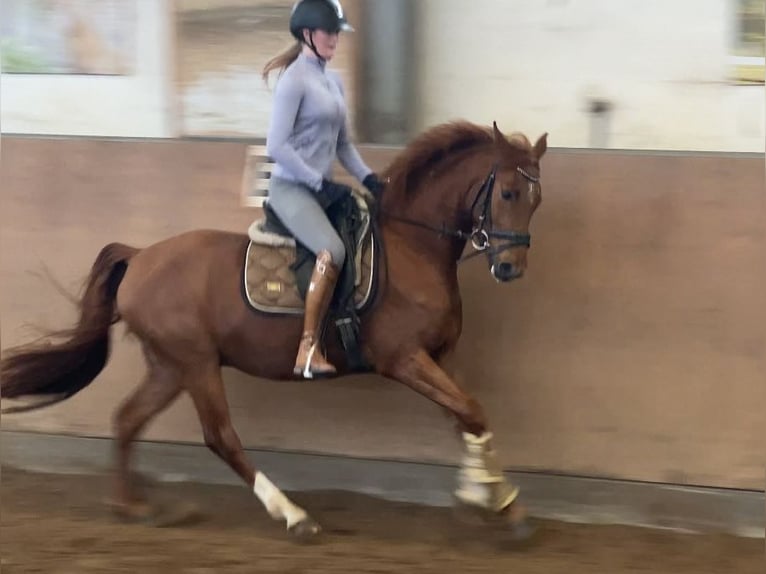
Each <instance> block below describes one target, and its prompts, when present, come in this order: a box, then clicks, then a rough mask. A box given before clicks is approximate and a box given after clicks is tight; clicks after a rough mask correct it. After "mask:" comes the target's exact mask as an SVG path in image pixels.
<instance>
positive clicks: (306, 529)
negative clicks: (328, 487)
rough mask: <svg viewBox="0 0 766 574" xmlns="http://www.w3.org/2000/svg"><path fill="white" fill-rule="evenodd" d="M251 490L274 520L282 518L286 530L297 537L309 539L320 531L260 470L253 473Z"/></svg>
mask: <svg viewBox="0 0 766 574" xmlns="http://www.w3.org/2000/svg"><path fill="white" fill-rule="evenodd" d="M253 492H254V493H255V495H256V496H257V497H258V499H259V500H260V501H261V502H262V503H263V506H264V507H265V508H266V511H267V512H268V513H269V515H270V516H271V517H272V518H273V519H275V520H284V521H285V523H286V524H287V531H288V532H290V533H291V534H294V535H295V536H296V537H297V538H299V539H310V538H312V537H314V536H316V535H317V534H319V533H320V532H321V530H322V529H321V527H320V526H319V524H318V523H317V522H315V521H314V520H313V519H312V518H311V517H310V516H309V515H308V514H307V513H306V511H305V510H303V509H302V508H301V507H299V506H296V505H295V504H293V502H292V501H291V500H290V499H289V498H287V496H285V494H284V493H283V492H282V491H281V490H279V488H277V487H276V486H275V485H274V484H273V483H272V482H271V481H270V480H269V479H268V477H267V476H266V475H265V474H263V473H262V472H256V473H255V480H254V481H253Z"/></svg>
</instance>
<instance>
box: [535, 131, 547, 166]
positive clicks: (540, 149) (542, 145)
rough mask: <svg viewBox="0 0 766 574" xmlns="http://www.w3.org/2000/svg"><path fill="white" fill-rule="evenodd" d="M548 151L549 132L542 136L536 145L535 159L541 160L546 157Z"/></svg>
mask: <svg viewBox="0 0 766 574" xmlns="http://www.w3.org/2000/svg"><path fill="white" fill-rule="evenodd" d="M547 150H548V132H545V133H544V134H543V135H541V136H540V138H539V139H538V140H537V143H536V144H535V157H537V159H540V158H541V157H543V156H544V155H545V152H546V151H547Z"/></svg>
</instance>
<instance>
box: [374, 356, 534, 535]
mask: <svg viewBox="0 0 766 574" xmlns="http://www.w3.org/2000/svg"><path fill="white" fill-rule="evenodd" d="M390 371H391V372H390V373H386V374H388V375H389V376H391V377H393V378H395V379H396V380H399V381H401V382H403V383H404V384H406V385H408V386H410V387H412V388H413V389H415V390H416V391H418V392H419V393H421V394H423V395H425V396H426V397H428V398H429V399H431V400H432V401H434V402H436V403H438V404H439V405H441V406H443V407H445V408H447V409H448V410H449V411H451V412H452V413H453V414H454V415H455V416H456V417H457V420H458V422H459V424H460V427H461V430H462V437H463V441H464V443H465V450H464V454H463V458H462V462H461V466H460V470H459V471H458V479H457V489H456V490H455V496H456V498H457V499H458V500H460V501H461V502H462V503H464V504H467V505H469V506H473V507H478V508H481V509H483V510H487V511H490V512H491V513H492V514H493V515H496V516H503V517H504V518H507V519H508V523H509V525H510V526H511V527H512V529H513V536H514V538H528V537H529V536H530V535H531V533H532V531H531V528H530V527H529V525H528V523H527V520H526V511H525V510H524V508H523V507H522V505H521V503H520V502H519V501H518V500H517V497H518V494H519V489H518V487H516V486H514V485H512V484H511V483H509V482H508V480H507V479H506V478H505V475H504V474H503V471H502V468H501V467H500V465H499V463H498V462H497V457H496V455H495V451H494V449H493V447H492V433H491V432H490V431H489V429H488V422H487V418H486V416H485V414H484V411H483V409H482V408H481V405H479V403H478V402H476V400H475V399H473V398H472V397H471V396H470V395H468V394H467V393H466V392H465V391H463V389H461V388H460V387H459V386H458V385H457V384H456V383H455V381H454V380H453V379H452V378H451V377H450V376H449V375H447V373H445V372H444V370H442V369H441V368H440V367H439V365H437V364H436V363H435V362H434V360H433V359H432V358H431V357H430V356H429V355H428V353H427V352H426V351H425V350H424V349H419V350H418V351H416V352H414V353H412V354H410V355H408V356H406V357H405V358H403V359H401V360H399V361H396V362H395V364H394V365H393V367H392V368H391V369H390Z"/></svg>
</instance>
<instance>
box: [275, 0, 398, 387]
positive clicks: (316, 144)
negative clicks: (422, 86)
mask: <svg viewBox="0 0 766 574" xmlns="http://www.w3.org/2000/svg"><path fill="white" fill-rule="evenodd" d="M341 31H353V28H352V27H351V26H350V25H349V24H348V22H347V21H346V18H345V17H344V15H343V9H342V7H341V5H340V3H339V2H338V1H337V0H299V1H298V2H297V3H296V4H295V5H294V6H293V10H292V14H291V17H290V33H291V34H292V35H293V36H294V37H295V39H296V43H295V44H294V45H293V46H292V47H291V48H289V49H288V50H287V51H285V52H283V53H282V54H279V55H278V56H276V57H274V58H273V59H272V60H271V61H269V62H268V63H267V64H266V66H265V68H264V70H263V78H264V80H266V81H268V76H269V73H270V72H271V71H272V70H274V69H281V70H282V73H281V74H280V77H279V80H278V82H277V85H276V88H275V91H274V107H273V112H272V117H271V125H270V126H269V132H268V136H267V140H266V148H267V153H268V154H269V156H271V158H272V160H274V162H275V164H276V165H275V166H274V170H273V172H272V174H271V180H270V183H269V194H268V195H269V206H271V208H272V209H273V210H274V212H275V213H276V214H277V215H278V216H279V218H280V219H281V220H282V223H283V224H284V225H285V226H286V227H287V228H288V229H289V230H290V231H291V233H292V234H293V235H294V236H295V238H296V239H297V240H298V241H300V242H301V243H303V244H304V245H305V246H306V247H307V248H308V249H310V250H311V251H312V252H313V253H314V254H315V255H316V264H315V266H314V269H313V272H312V276H311V281H310V283H309V287H308V290H307V292H306V309H305V314H304V323H303V334H302V336H301V341H300V345H299V347H298V353H297V357H296V359H295V367H294V369H293V372H294V373H295V374H296V375H302V376H303V377H304V378H314V377H316V376H326V375H331V374H334V373H335V372H336V369H335V367H334V366H333V365H332V364H330V363H329V362H328V361H327V359H326V358H325V357H324V355H323V354H322V352H321V350H320V349H319V340H318V339H319V331H320V327H321V325H322V322H323V321H324V318H325V315H326V314H327V309H328V307H329V305H330V301H331V300H332V295H333V291H334V289H335V283H336V281H337V278H338V272H339V270H340V268H341V267H342V266H343V263H344V259H345V257H346V251H345V247H344V245H343V242H342V241H341V239H340V237H339V236H338V234H337V233H336V231H335V229H334V228H333V227H332V225H331V224H330V221H329V219H328V218H327V215H326V214H325V211H324V208H325V207H326V206H327V205H329V204H330V203H332V202H334V200H335V199H337V198H338V197H342V196H344V195H346V194H350V193H351V188H350V187H349V186H347V185H344V184H341V183H338V182H335V181H333V180H332V179H331V175H332V166H333V162H334V160H335V159H336V158H337V159H338V160H340V163H341V164H342V165H343V167H344V168H345V169H346V171H348V172H349V173H350V174H351V175H353V176H354V177H355V178H356V179H358V180H359V181H360V182H361V183H362V184H363V185H364V186H365V187H366V188H367V189H368V190H370V192H372V194H373V195H374V196H375V197H376V198H377V197H379V195H380V194H381V193H382V191H383V184H382V182H381V180H380V179H379V178H378V176H377V174H375V173H374V172H373V171H372V170H371V169H370V168H369V167H368V166H367V165H366V164H365V163H364V161H363V160H362V158H361V157H360V155H359V153H358V152H357V150H356V148H355V147H354V145H353V143H352V142H351V141H350V140H349V135H348V126H347V107H346V102H345V95H344V90H343V84H342V82H341V79H340V77H339V76H338V74H336V73H335V72H332V71H330V70H327V69H326V67H327V62H329V61H330V60H331V59H332V58H333V56H334V55H335V51H336V49H337V45H338V39H339V34H340V32H341Z"/></svg>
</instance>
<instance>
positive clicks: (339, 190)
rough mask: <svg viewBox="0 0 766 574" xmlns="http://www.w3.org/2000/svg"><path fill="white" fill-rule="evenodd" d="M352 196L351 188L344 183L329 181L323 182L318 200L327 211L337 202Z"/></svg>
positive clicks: (318, 193) (324, 180)
mask: <svg viewBox="0 0 766 574" xmlns="http://www.w3.org/2000/svg"><path fill="white" fill-rule="evenodd" d="M347 195H351V188H350V187H349V186H348V185H345V184H343V183H337V182H335V181H331V180H329V179H323V180H322V187H321V188H320V189H319V191H318V192H317V198H318V199H319V203H320V204H321V206H322V208H323V209H327V208H328V207H330V206H331V205H332V204H333V203H335V202H336V201H338V200H340V199H343V198H344V197H346V196H347Z"/></svg>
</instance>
